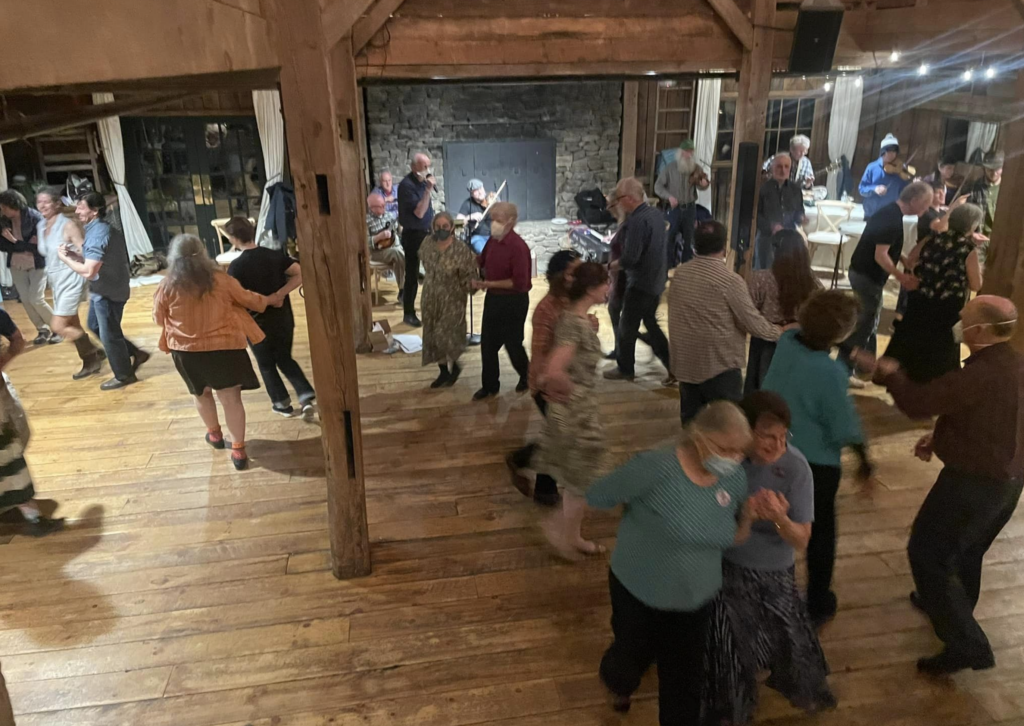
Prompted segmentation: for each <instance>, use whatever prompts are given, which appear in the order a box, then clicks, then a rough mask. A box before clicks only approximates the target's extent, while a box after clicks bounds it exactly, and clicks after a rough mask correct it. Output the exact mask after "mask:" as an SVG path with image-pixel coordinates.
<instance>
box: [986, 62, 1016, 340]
mask: <svg viewBox="0 0 1024 726" xmlns="http://www.w3.org/2000/svg"><path fill="white" fill-rule="evenodd" d="M1007 105H1008V106H1010V109H1009V110H1010V111H1011V112H1012V114H1013V120H1011V121H1008V122H1007V123H1005V124H1004V125H1003V127H1002V130H1001V131H1000V136H1001V137H1002V138H1001V143H1000V146H1001V147H1002V148H1003V149H1005V150H1006V152H1007V156H1006V162H1005V164H1004V166H1003V179H1002V182H1001V183H1000V187H1001V188H1000V190H999V204H998V205H997V206H996V217H995V220H994V223H993V225H992V242H991V245H990V248H989V253H988V258H987V259H986V261H985V282H984V285H983V286H982V292H984V293H988V294H991V295H1002V296H1003V297H1008V298H1010V299H1011V300H1013V302H1014V303H1015V304H1016V305H1017V309H1018V310H1022V311H1024V251H1022V249H1021V248H1022V246H1024V204H1020V202H1019V200H1020V199H1022V198H1024V72H1020V73H1018V74H1017V86H1016V100H1015V101H1014V102H1013V103H1012V104H1007ZM1017 330H1018V333H1017V335H1016V341H1015V342H1016V344H1017V347H1018V348H1024V326H1018V327H1017Z"/></svg>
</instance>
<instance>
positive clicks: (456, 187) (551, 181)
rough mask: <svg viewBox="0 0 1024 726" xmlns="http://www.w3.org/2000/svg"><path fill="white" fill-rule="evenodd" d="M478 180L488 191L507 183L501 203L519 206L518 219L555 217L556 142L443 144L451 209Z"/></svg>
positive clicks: (456, 206)
mask: <svg viewBox="0 0 1024 726" xmlns="http://www.w3.org/2000/svg"><path fill="white" fill-rule="evenodd" d="M473 178H476V179H479V180H480V181H482V182H483V183H484V187H485V188H486V189H487V192H488V193H490V192H494V191H497V189H498V187H500V186H501V183H502V182H503V181H507V182H508V184H507V185H506V186H505V191H504V192H502V194H501V199H502V201H508V202H512V203H513V204H515V205H516V206H517V207H519V219H521V220H533V219H538V220H543V219H551V218H552V217H554V216H555V142H554V140H553V139H537V140H534V141H468V142H451V143H446V144H445V145H444V195H445V199H447V200H448V207H449V208H450V209H456V210H457V209H458V208H459V207H460V206H462V203H463V202H464V201H465V200H466V199H468V198H469V192H468V191H466V185H467V184H468V183H469V180H470V179H473Z"/></svg>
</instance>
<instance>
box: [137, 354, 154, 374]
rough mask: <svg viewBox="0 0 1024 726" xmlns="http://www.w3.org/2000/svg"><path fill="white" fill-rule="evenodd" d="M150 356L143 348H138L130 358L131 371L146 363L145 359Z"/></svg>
mask: <svg viewBox="0 0 1024 726" xmlns="http://www.w3.org/2000/svg"><path fill="white" fill-rule="evenodd" d="M152 357H153V356H152V355H150V354H149V353H147V352H146V351H144V350H140V351H139V352H138V353H136V354H135V358H133V359H132V373H134V372H135V371H137V370H139V368H141V367H142V366H144V365H145V364H146V361H148V360H149V359H150V358H152Z"/></svg>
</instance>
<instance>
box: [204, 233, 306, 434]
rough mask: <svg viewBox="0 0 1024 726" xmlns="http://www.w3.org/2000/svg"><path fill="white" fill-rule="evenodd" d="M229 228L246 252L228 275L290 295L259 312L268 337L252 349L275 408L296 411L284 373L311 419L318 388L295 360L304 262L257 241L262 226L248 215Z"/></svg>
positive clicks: (234, 242)
mask: <svg viewBox="0 0 1024 726" xmlns="http://www.w3.org/2000/svg"><path fill="white" fill-rule="evenodd" d="M224 231H225V232H226V233H227V235H228V239H230V240H231V245H232V246H233V247H234V248H235V249H237V250H240V251H241V253H242V254H241V255H239V256H238V257H237V258H236V259H235V260H234V261H233V262H232V263H231V264H230V265H229V266H228V274H229V275H231V276H232V277H233V278H235V279H236V280H238V282H239V283H240V284H241V285H242V287H244V288H245V289H246V290H252V291H253V292H258V293H260V294H261V295H267V296H271V295H274V294H277V293H280V294H282V295H283V296H284V304H283V305H282V306H281V307H279V308H275V307H268V308H267V309H266V311H265V312H262V313H253V319H255V321H256V324H257V325H259V326H260V329H261V330H263V332H264V333H266V335H267V337H266V339H264V340H263V341H262V342H259V343H254V344H253V345H252V352H253V355H255V356H256V364H257V365H258V366H259V368H260V376H262V377H263V384H264V385H265V386H266V387H267V393H268V394H269V395H270V401H271V403H272V404H273V408H274V412H275V413H279V414H281V415H282V416H292V415H294V414H295V408H294V407H293V406H292V401H291V397H290V396H289V395H288V389H287V388H285V385H284V381H282V380H281V373H284V375H285V377H286V378H287V379H288V380H289V382H291V384H292V388H294V389H295V395H296V396H298V398H299V405H300V406H301V408H302V416H303V418H306V419H311V418H312V417H313V415H314V414H315V413H316V409H315V404H316V392H315V391H314V390H313V386H311V385H310V383H309V380H308V379H307V378H306V374H305V373H303V372H302V368H300V367H299V364H298V363H296V362H295V359H294V358H292V336H293V334H294V331H295V318H294V317H293V315H292V305H291V301H290V300H289V299H288V293H290V292H291V291H292V290H295V289H297V288H298V287H299V286H300V285H301V284H302V271H301V270H300V269H299V263H298V262H296V261H295V260H293V259H292V258H291V257H289V256H288V255H286V254H285V253H284V252H281V251H279V250H272V249H269V248H267V247H257V246H256V243H255V241H254V240H255V238H256V230H255V229H254V228H253V226H252V223H251V222H249V220H248V219H246V218H244V217H233V218H232V219H231V221H229V222H228V223H227V224H226V225H224ZM278 371H280V372H278Z"/></svg>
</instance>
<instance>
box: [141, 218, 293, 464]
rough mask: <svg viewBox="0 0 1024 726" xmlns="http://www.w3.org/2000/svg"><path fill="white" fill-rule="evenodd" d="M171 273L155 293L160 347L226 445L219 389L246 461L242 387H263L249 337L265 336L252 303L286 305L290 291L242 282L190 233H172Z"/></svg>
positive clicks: (210, 437) (237, 455) (236, 449)
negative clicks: (268, 291) (264, 291)
mask: <svg viewBox="0 0 1024 726" xmlns="http://www.w3.org/2000/svg"><path fill="white" fill-rule="evenodd" d="M167 268H168V269H167V277H166V278H164V281H163V282H161V283H160V286H159V287H158V288H157V290H156V294H155V295H154V296H153V319H154V320H155V321H156V323H157V324H158V325H159V326H160V327H161V331H160V350H162V351H164V352H165V353H170V354H171V357H172V358H173V359H174V367H175V368H177V369H178V373H179V374H180V375H181V377H182V380H184V381H185V385H186V386H188V391H189V393H191V394H192V397H193V398H194V399H195V402H196V409H198V411H199V417H200V418H201V419H203V423H205V424H206V429H207V433H206V441H207V443H208V444H210V446H212V447H213V448H215V449H223V448H224V445H225V444H224V435H223V433H221V429H220V421H219V419H218V418H217V404H216V403H215V402H214V400H213V392H214V391H216V392H217V398H218V399H219V400H220V405H221V406H223V407H224V418H225V421H226V422H227V426H228V433H230V434H231V463H232V464H234V466H235V469H238V470H242V469H245V468H246V467H247V466H248V464H249V460H248V458H247V457H246V455H245V407H244V405H243V404H242V391H243V390H247V391H249V390H255V389H257V388H259V387H260V383H259V381H258V380H257V379H256V373H255V372H254V371H253V369H252V363H251V362H250V360H249V354H248V353H247V352H246V347H247V346H248V342H249V341H252V342H253V343H259V342H260V341H262V340H263V338H264V337H265V335H264V333H263V331H262V330H260V327H259V326H258V325H257V324H256V322H255V321H254V320H253V319H252V317H251V316H250V315H249V313H248V312H246V310H247V309H248V310H253V311H255V312H258V313H261V312H263V311H264V310H266V308H267V306H268V305H272V306H275V307H280V306H281V305H282V304H283V302H284V301H283V298H282V297H281V296H280V295H279V294H278V295H272V296H270V297H266V296H264V295H259V294H257V293H255V292H250V291H248V290H246V289H245V288H243V287H242V286H241V285H240V284H239V283H238V281H237V280H235V279H234V278H233V277H230V276H229V275H228V274H227V273H225V272H222V271H221V270H220V269H219V268H218V267H217V265H216V263H214V262H213V260H211V259H210V258H209V256H207V254H206V246H205V245H204V243H203V242H202V241H201V240H200V239H199V238H198V237H194V236H192V235H190V234H179V235H178V236H177V237H175V238H174V239H173V240H171V251H170V254H169V255H168V257H167Z"/></svg>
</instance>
